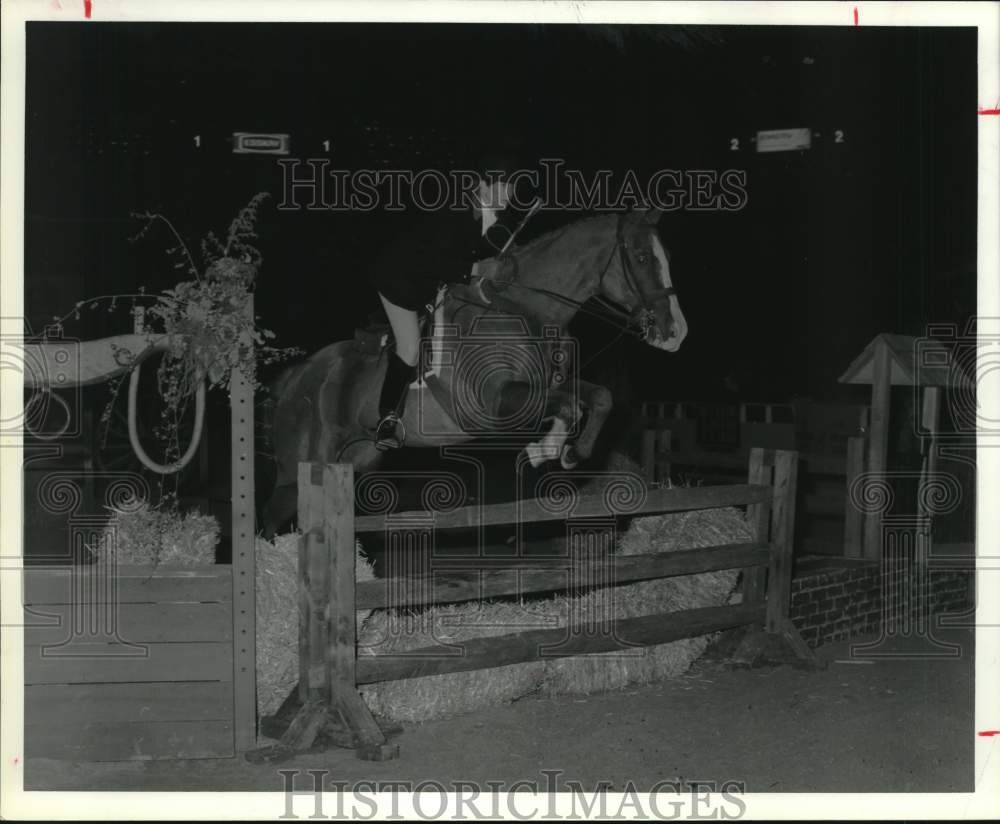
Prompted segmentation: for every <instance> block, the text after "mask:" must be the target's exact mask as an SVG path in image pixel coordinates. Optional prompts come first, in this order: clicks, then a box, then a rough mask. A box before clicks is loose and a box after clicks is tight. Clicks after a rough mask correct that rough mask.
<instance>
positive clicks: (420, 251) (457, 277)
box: [372, 191, 530, 311]
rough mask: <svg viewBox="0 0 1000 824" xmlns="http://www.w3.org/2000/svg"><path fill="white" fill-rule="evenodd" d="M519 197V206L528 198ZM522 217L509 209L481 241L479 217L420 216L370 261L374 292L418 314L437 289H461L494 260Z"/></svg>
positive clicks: (466, 212) (469, 214)
mask: <svg viewBox="0 0 1000 824" xmlns="http://www.w3.org/2000/svg"><path fill="white" fill-rule="evenodd" d="M518 194H519V199H520V200H519V205H520V203H523V202H524V200H525V198H526V196H530V192H527V191H525V192H524V193H522V192H521V191H519V192H518ZM525 214H526V210H522V209H519V208H515V207H514V206H513V205H508V206H507V207H506V208H505V209H502V210H500V211H499V212H497V213H496V217H497V220H496V223H494V224H493V225H492V226H490V227H489V229H487V231H486V234H485V235H484V234H483V233H482V227H483V224H482V221H481V219H480V217H479V216H478V215H474V214H473V213H472V211H471V210H470V209H468V208H466V209H463V210H461V211H458V210H453V209H443V210H440V211H436V212H420V213H418V214H417V215H415V216H414V217H413V218H412V219H410V220H409V221H408V225H407V226H406V228H405V229H403V231H401V232H400V233H399V234H397V235H396V236H395V237H394V238H393V240H392V241H391V242H390V243H389V244H388V245H387V246H386V247H385V248H384V249H383V250H382V252H381V253H380V254H379V255H378V256H377V257H376V258H375V266H374V271H373V277H372V280H373V282H374V285H375V288H376V289H378V291H379V292H380V293H381V294H382V295H384V296H385V298H386V299H387V300H389V301H391V302H392V303H395V304H396V305H397V306H402V307H403V308H404V309H410V310H412V311H419V310H421V309H423V308H424V306H426V305H427V304H428V303H430V302H431V301H433V300H434V296H435V295H436V293H437V289H438V286H439V285H440V284H442V283H465V282H467V281H468V279H469V274H470V272H471V270H472V264H473V263H475V262H476V261H477V260H483V259H484V258H490V257H495V256H496V255H498V254H499V253H500V250H501V249H503V247H504V245H505V244H506V243H507V240H508V239H509V238H510V236H511V234H512V233H513V232H514V231H515V230H516V229H517V227H518V226H519V225H520V223H521V221H522V220H523V219H524V216H525Z"/></svg>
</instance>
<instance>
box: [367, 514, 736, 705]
mask: <svg viewBox="0 0 1000 824" xmlns="http://www.w3.org/2000/svg"><path fill="white" fill-rule="evenodd" d="M749 537H750V530H749V527H748V526H747V524H746V522H745V520H744V516H743V514H742V512H740V511H739V510H737V509H734V508H727V509H716V510H709V511H704V512H687V513H671V514H667V515H657V516H651V517H644V518H636V519H633V521H632V523H631V525H630V527H629V530H628V531H627V532H626V533H625V534H624V535H623V536H621V538H620V540H619V546H618V551H619V552H620V553H621V554H623V555H636V554H642V553H647V552H669V551H674V550H680V549H691V548H695V547H699V546H712V545H714V544H723V543H731V542H735V541H742V540H748V539H749ZM737 576H738V572H737V571H735V570H733V571H729V570H726V571H721V572H711V573H701V574H698V575H685V576H680V577H677V578H668V579H663V580H659V581H643V582H639V583H634V584H623V585H621V586H617V587H613V588H610V589H608V590H602V591H598V592H591V593H588V594H587V595H583V596H576V597H572V598H567V597H566V596H564V595H557V596H555V597H550V598H545V599H540V600H537V601H532V602H530V603H523V602H516V601H493V602H485V603H478V602H472V603H465V604H449V605H445V606H434V607H429V608H427V609H425V610H423V611H421V612H419V613H410V614H409V615H408V616H407V615H405V614H403V613H394V612H391V611H389V612H387V611H384V610H377V611H376V612H374V613H373V614H372V616H371V617H370V618H369V620H368V622H367V623H366V625H365V627H364V628H363V630H362V631H361V633H360V635H359V650H358V654H359V655H386V654H391V653H393V652H405V651H406V650H410V649H417V648H419V647H426V646H432V645H434V644H435V643H438V644H440V643H442V642H448V641H451V642H456V643H457V642H460V641H463V640H467V639H470V638H479V637H492V636H497V635H507V634H511V633H515V632H518V631H519V630H522V629H529V628H530V629H536V628H540V627H560V626H562V627H565V626H568V625H569V624H570V621H571V618H572V617H573V616H579V615H581V614H584V615H588V614H589V615H594V614H598V615H614V616H615V617H617V618H630V617H638V616H641V615H653V614H657V613H662V612H671V611H679V610H684V609H691V608H694V607H701V606H715V605H719V604H723V603H725V602H726V600H727V598H729V597H730V594H731V593H732V590H733V587H734V586H735V584H736V578H737ZM407 622H408V623H407ZM709 641H710V637H709V636H703V637H701V638H690V639H684V640H681V641H675V642H672V643H670V644H661V645H658V646H655V647H649V648H645V649H640V650H637V651H636V652H635V653H632V652H629V653H624V654H623V653H601V654H597V655H585V656H575V657H572V658H561V659H549V660H542V661H533V662H528V663H524V664H511V665H508V666H504V667H496V668H493V669H487V670H477V671H473V672H461V673H449V674H446V675H434V676H428V677H424V678H412V679H407V680H402V681H390V682H385V683H378V684H369V685H365V686H364V687H362V688H361V694H362V696H363V697H364V699H365V701H366V702H367V704H368V706H369V707H370V708H371V709H372V711H373V712H375V713H377V714H380V715H384V716H386V717H388V718H392V719H394V720H397V721H410V722H412V721H429V720H432V719H439V718H447V717H449V716H453V715H459V714H462V713H467V712H472V711H474V710H477V709H483V708H485V707H488V706H493V705H496V704H501V703H509V702H511V701H514V700H516V699H518V698H521V697H524V696H526V695H529V694H531V693H533V692H538V691H541V692H544V693H546V694H550V695H556V694H568V693H574V694H585V693H593V692H602V691H607V690H611V689H620V688H622V687H625V686H626V685H629V684H642V683H650V682H652V681H655V680H658V679H662V678H670V677H676V676H677V675H680V674H682V673H683V672H686V671H687V669H688V668H689V667H690V666H691V664H692V663H693V662H694V660H695V659H696V658H698V656H700V655H701V654H702V653H703V652H704V650H705V648H706V646H707V645H708V643H709Z"/></svg>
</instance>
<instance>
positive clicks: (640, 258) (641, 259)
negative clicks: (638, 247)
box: [635, 252, 649, 266]
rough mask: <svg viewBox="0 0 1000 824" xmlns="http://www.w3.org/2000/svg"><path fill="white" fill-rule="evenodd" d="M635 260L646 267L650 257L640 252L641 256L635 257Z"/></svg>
mask: <svg viewBox="0 0 1000 824" xmlns="http://www.w3.org/2000/svg"><path fill="white" fill-rule="evenodd" d="M635 259H636V260H637V261H639V263H640V264H641V265H643V266H645V265H646V263H647V262H648V261H649V256H648V255H647V254H646V253H645V252H639V254H637V255H636V256H635Z"/></svg>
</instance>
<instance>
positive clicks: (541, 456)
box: [497, 381, 583, 467]
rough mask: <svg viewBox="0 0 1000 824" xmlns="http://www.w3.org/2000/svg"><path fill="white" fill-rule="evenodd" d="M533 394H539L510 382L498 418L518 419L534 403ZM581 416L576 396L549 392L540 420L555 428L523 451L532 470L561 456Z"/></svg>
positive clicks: (502, 392) (523, 385) (502, 391)
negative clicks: (519, 413) (533, 467)
mask: <svg viewBox="0 0 1000 824" xmlns="http://www.w3.org/2000/svg"><path fill="white" fill-rule="evenodd" d="M534 392H537V388H532V386H531V385H529V384H528V383H526V382H524V381H511V382H509V383H507V384H506V385H504V386H503V388H502V389H501V391H500V397H499V405H498V407H497V415H498V418H499V419H501V420H503V419H508V420H509V419H510V418H512V417H516V416H517V414H518V412H519V411H522V410H524V409H525V407H526V406H527V405H529V404H532V403H533V398H532V395H533V393H534ZM582 414H583V410H582V409H581V407H580V403H579V401H578V398H577V397H576V395H575V394H573V393H570V392H563V391H561V390H549V391H548V392H547V393H546V395H545V405H544V407H543V410H542V414H541V419H542V420H543V421H549V420H551V421H552V425H551V426H550V427H549V431H548V432H546V433H545V435H544V436H543V437H542V438H541V440H538V441H532V442H531V443H529V444H528V445H527V446H526V447H525V448H524V451H525V452H526V453H527V455H528V460H529V461H530V462H531V465H532V466H536V467H537V466H540V465H541V464H543V463H545V462H546V461H552V460H555V459H556V458H558V457H560V456H561V455H562V453H563V449H564V447H565V445H566V439H567V438H568V437H569V434H570V432H571V431H572V428H573V427H574V426H575V424H576V422H577V421H578V420H580V417H581V416H582Z"/></svg>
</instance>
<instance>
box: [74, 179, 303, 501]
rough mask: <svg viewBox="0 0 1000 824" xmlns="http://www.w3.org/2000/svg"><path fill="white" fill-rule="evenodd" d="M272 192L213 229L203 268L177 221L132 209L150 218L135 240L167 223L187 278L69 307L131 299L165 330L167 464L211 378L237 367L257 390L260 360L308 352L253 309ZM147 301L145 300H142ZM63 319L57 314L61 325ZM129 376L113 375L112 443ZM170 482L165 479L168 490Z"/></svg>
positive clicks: (228, 377)
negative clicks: (262, 214) (155, 290)
mask: <svg viewBox="0 0 1000 824" xmlns="http://www.w3.org/2000/svg"><path fill="white" fill-rule="evenodd" d="M268 197H269V194H268V193H267V192H260V193H258V194H256V195H255V196H254V197H253V198H251V200H250V202H249V203H248V204H247V205H246V206H244V207H243V208H242V209H241V210H240V211H239V213H238V214H237V215H236V217H235V218H234V219H233V221H232V222H231V223H230V224H229V228H228V230H227V232H226V234H225V236H224V237H222V238H220V237H219V236H217V235H216V234H215V232H211V231H210V232H209V233H208V234H207V235H205V237H204V239H203V240H202V241H201V245H200V252H201V267H199V266H198V265H197V264H196V263H195V260H194V257H193V256H192V254H191V251H190V249H189V248H188V245H187V244H186V243H185V242H184V240H183V239H182V238H181V236H180V234H179V233H178V232H177V230H176V229H175V227H174V225H173V224H172V223H171V222H170V220H169V219H168V218H167V217H165V216H164V215H162V214H159V213H152V212H142V213H133V215H132V217H134V218H136V219H138V220H141V221H143V225H142V227H141V229H140V230H139V232H138V233H137V234H136V235H135V236H134V237H133V238H132V241H133V242H136V241H138V240H140V239H142V238H143V237H145V236H146V235H147V234H148V233H149V231H150V229H151V228H152V227H153V226H154V225H155V224H157V223H162V224H164V225H165V226H166V227H167V229H168V230H169V231H170V233H171V235H172V236H173V238H174V241H175V243H174V244H173V245H171V246H170V247H168V248H167V250H166V252H167V255H168V256H169V257H170V259H171V260H172V261H173V267H174V269H177V270H182V271H183V272H184V273H185V274H186V275H187V276H188V278H187V279H186V280H183V281H181V282H179V283H177V285H176V286H174V287H172V288H170V289H166V290H164V291H163V292H162V293H161V294H147V293H146V291H145V289H142V288H140V289H139V291H138V294H129V295H123V294H116V295H104V296H101V297H98V298H92V299H90V300H86V301H80V302H78V303H77V304H76V306H75V308H74V310H73V311H72V312H71V313H70V314H73V315H75V317H76V318H77V319H79V317H80V310H81V308H83V307H84V306H85V305H87V304H89V305H90V308H91V309H96V308H97V307H98V306H99V305H100V304H101V303H104V302H110V305H109V306H108V311H113V310H114V309H115V308H116V306H117V305H118V304H119V302H123V301H125V300H128V299H129V298H131V300H132V304H133V308H134V309H138V308H139V307H140V306H142V310H143V313H142V314H143V317H144V320H145V331H146V332H148V333H150V334H153V335H162V336H163V338H164V342H165V343H166V346H167V349H166V351H165V353H164V356H163V358H162V360H161V362H160V366H159V369H158V371H157V385H158V390H159V394H160V397H161V398H162V401H163V408H162V414H161V419H160V421H159V423H158V424H157V425H156V426H155V427H154V434H155V435H156V436H157V439H158V440H159V441H160V443H161V444H162V446H163V450H164V455H165V457H166V461H167V462H168V463H172V462H174V461H176V460H177V458H178V457H179V455H180V428H181V423H182V421H183V419H184V416H185V412H186V410H187V406H188V403H189V402H190V400H191V399H192V398H193V397H194V393H195V390H196V389H197V388H198V386H199V385H201V382H202V381H206V382H207V384H208V386H209V387H218V388H221V389H225V390H229V389H230V385H231V382H232V380H233V378H234V376H235V375H236V374H237V373H238V374H239V376H240V377H241V378H242V379H243V380H245V381H246V382H247V383H248V384H249V385H250V386H251V387H252V388H253V389H255V390H256V389H259V388H260V383H259V381H258V379H257V367H258V365H259V364H271V363H277V362H280V361H283V360H286V359H288V358H291V357H294V356H297V355H300V354H302V350H301V349H298V348H294V347H286V348H278V347H275V346H273V345H271V343H270V341H272V340H273V339H274V333H273V332H272V331H271V330H269V329H265V328H262V327H260V326H258V325H257V320H258V318H257V317H256V316H254V315H253V314H252V312H251V309H250V307H251V296H252V294H253V289H254V285H255V283H256V280H257V274H258V271H259V268H260V265H261V261H262V257H261V253H260V251H259V250H258V249H257V248H256V246H255V242H256V241H257V232H256V226H257V221H258V217H259V211H260V207H261V205H262V203H263V202H264V200H266V199H267V198H268ZM142 304H145V305H142ZM68 317H69V315H67V316H65V317H63V318H55V320H56V321H57V325H58V326H61V325H62V322H63V321H65V320H66V318H68ZM126 377H128V374H126V375H125V376H122V377H119V378H117V379H114V380H112V381H110V382H109V383H110V389H111V398H110V400H109V402H108V404H107V405H106V407H105V409H104V411H103V413H102V416H101V426H102V439H103V440H104V441H105V442H106V439H107V435H108V428H109V425H110V421H111V417H112V411H113V408H114V405H115V402H116V400H117V398H118V394H119V392H120V390H121V388H122V386H123V381H124V378H126ZM162 493H163V487H162V485H161V495H162Z"/></svg>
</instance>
